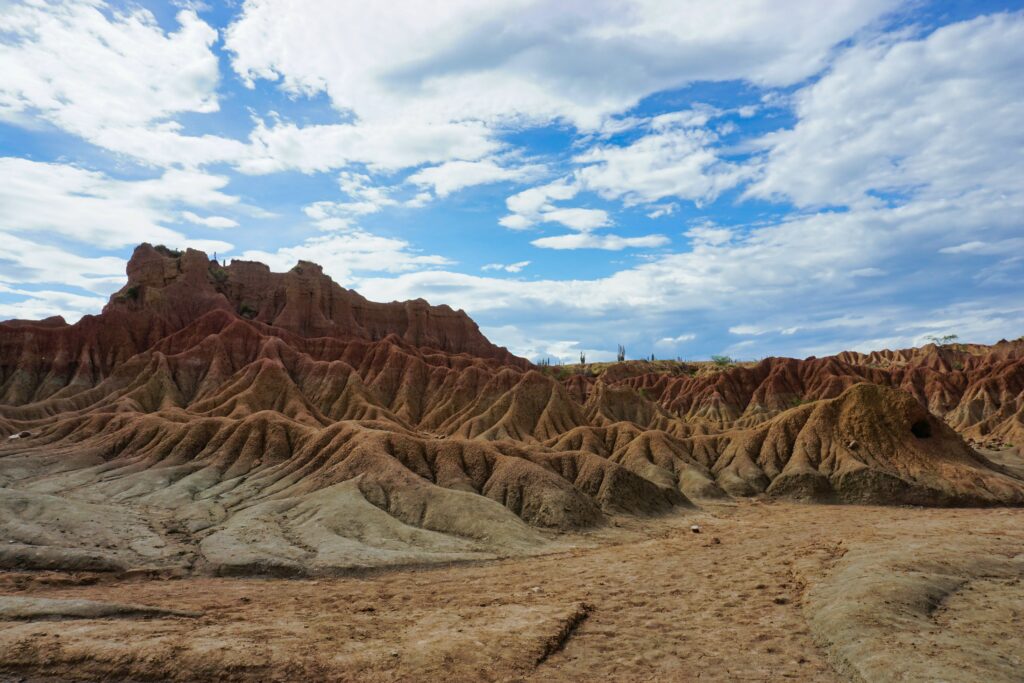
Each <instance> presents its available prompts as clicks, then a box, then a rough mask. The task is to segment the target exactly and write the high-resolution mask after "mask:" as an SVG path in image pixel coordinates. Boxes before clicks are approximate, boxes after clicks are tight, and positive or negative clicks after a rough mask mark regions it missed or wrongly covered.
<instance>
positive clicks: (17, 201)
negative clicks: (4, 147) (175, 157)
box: [0, 157, 237, 251]
mask: <svg viewBox="0 0 1024 683" xmlns="http://www.w3.org/2000/svg"><path fill="white" fill-rule="evenodd" d="M0 176H3V177H4V178H5V179H6V182H4V183H2V184H0V230H4V231H6V232H21V233H24V232H27V233H31V234H32V235H33V236H35V237H39V236H41V235H53V236H60V237H62V238H64V239H68V240H73V241H76V242H80V243H83V244H88V245H94V246H98V247H106V248H113V247H119V246H124V245H128V244H135V243H138V242H142V241H151V242H166V243H167V244H174V245H180V246H189V245H190V240H189V238H188V237H186V236H185V235H184V234H182V233H180V232H178V231H176V230H172V229H171V228H168V227H166V226H165V225H164V224H165V223H170V222H174V221H175V220H176V214H175V212H174V211H172V210H171V209H172V207H175V206H178V205H181V204H185V205H191V206H197V207H213V206H221V207H223V206H230V205H232V204H234V203H235V202H236V201H237V198H236V197H233V196H231V195H228V194H226V193H224V192H222V191H221V190H222V189H223V188H224V187H225V186H226V185H227V183H228V179H227V178H226V177H223V176H216V175H209V174H206V173H200V172H196V171H183V170H173V169H172V170H168V171H165V172H164V173H163V175H161V176H160V177H158V178H155V179H151V180H136V181H126V180H117V179H114V178H110V177H109V176H106V175H104V174H102V173H98V172H96V171H87V170H85V169H81V168H78V167H76V166H71V165H67V164H55V163H41V162H36V161H29V160H27V159H20V158H15V157H2V158H0ZM206 244H207V245H209V244H216V245H220V251H227V250H229V249H230V248H231V245H230V244H228V243H227V242H212V243H210V242H207V243H206Z"/></svg>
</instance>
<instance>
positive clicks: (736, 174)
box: [574, 111, 750, 206]
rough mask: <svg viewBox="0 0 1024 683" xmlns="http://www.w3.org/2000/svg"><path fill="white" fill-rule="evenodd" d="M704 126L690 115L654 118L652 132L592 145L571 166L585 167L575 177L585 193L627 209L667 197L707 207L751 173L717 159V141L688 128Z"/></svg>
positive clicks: (702, 117)
mask: <svg viewBox="0 0 1024 683" xmlns="http://www.w3.org/2000/svg"><path fill="white" fill-rule="evenodd" d="M677 115H678V116H677ZM659 119H660V120H659ZM704 122H706V116H705V115H703V114H701V115H697V116H695V115H694V113H693V112H691V111H684V112H676V113H675V114H667V115H664V116H661V117H657V118H656V119H655V120H654V122H653V123H652V127H653V129H654V130H655V132H653V133H650V134H648V135H645V136H643V137H641V138H639V139H638V140H636V141H634V142H632V143H631V144H629V145H626V146H618V145H596V146H594V147H591V148H590V149H589V150H587V151H585V152H583V153H582V154H579V155H577V156H576V157H575V159H574V161H575V162H577V163H579V164H585V165H584V166H583V167H582V168H580V169H579V170H578V171H577V174H576V175H577V177H578V178H579V181H580V182H581V183H582V185H583V186H584V187H586V188H587V189H588V190H592V191H594V192H597V193H598V194H600V195H601V196H602V197H605V198H606V199H621V200H622V201H623V202H624V203H625V204H626V205H627V206H631V205H635V204H644V203H651V202H656V201H658V200H660V199H663V198H666V197H676V198H679V199H687V200H690V201H693V202H695V203H696V204H698V205H701V204H703V203H705V202H709V201H712V200H714V199H715V198H716V197H718V195H719V194H721V193H722V192H723V191H725V190H727V189H729V188H731V187H734V186H736V185H737V184H739V183H740V182H742V181H744V180H745V179H747V178H748V177H749V175H750V170H749V169H748V168H746V167H744V166H742V165H737V164H733V163H729V162H727V161H723V160H722V159H720V158H719V156H718V153H717V152H716V150H715V149H714V145H715V143H716V142H717V140H718V136H717V135H716V134H715V133H713V132H712V131H710V130H707V129H705V128H701V127H694V126H693V125H692V124H694V123H697V124H698V125H703V123H704Z"/></svg>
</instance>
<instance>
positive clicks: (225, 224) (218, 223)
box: [181, 211, 238, 230]
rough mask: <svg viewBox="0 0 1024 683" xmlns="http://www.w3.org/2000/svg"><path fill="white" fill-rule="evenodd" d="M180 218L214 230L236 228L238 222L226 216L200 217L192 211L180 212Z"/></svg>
mask: <svg viewBox="0 0 1024 683" xmlns="http://www.w3.org/2000/svg"><path fill="white" fill-rule="evenodd" d="M181 217H182V218H184V219H185V220H186V221H188V222H189V223H195V224H196V225H203V226H206V227H207V228H214V229H216V230H223V229H225V228H237V227H238V221H236V220H234V219H233V218H228V217H227V216H200V215H199V214H197V213H194V212H192V211H182V212H181Z"/></svg>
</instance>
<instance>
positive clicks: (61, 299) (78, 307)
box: [0, 282, 106, 323]
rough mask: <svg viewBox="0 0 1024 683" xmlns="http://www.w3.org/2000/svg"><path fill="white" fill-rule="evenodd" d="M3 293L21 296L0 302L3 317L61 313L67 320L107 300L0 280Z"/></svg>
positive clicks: (29, 317) (32, 317) (38, 317)
mask: <svg viewBox="0 0 1024 683" xmlns="http://www.w3.org/2000/svg"><path fill="white" fill-rule="evenodd" d="M0 295H5V296H6V297H20V298H18V300H16V301H3V302H0V320H10V319H12V318H19V319H22V320H42V319H44V318H49V317H50V316H54V315H60V316H63V317H64V319H65V320H66V321H67V322H69V323H73V322H75V321H77V320H78V319H79V318H81V317H82V316H83V315H86V314H87V313H95V312H96V311H97V310H98V309H100V308H102V306H103V305H104V304H105V303H106V299H105V298H103V297H98V296H83V295H81V294H74V293H70V292H60V291H55V290H46V289H41V290H40V289H35V290H33V289H21V288H16V287H10V286H8V285H6V284H4V283H3V282H0Z"/></svg>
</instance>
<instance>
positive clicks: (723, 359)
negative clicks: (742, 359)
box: [711, 355, 736, 368]
mask: <svg viewBox="0 0 1024 683" xmlns="http://www.w3.org/2000/svg"><path fill="white" fill-rule="evenodd" d="M711 362H713V363H714V364H715V365H717V366H718V367H720V368H727V367H729V366H730V365H733V364H734V363H735V362H736V361H734V360H733V359H732V358H730V357H729V356H722V355H716V356H711Z"/></svg>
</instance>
